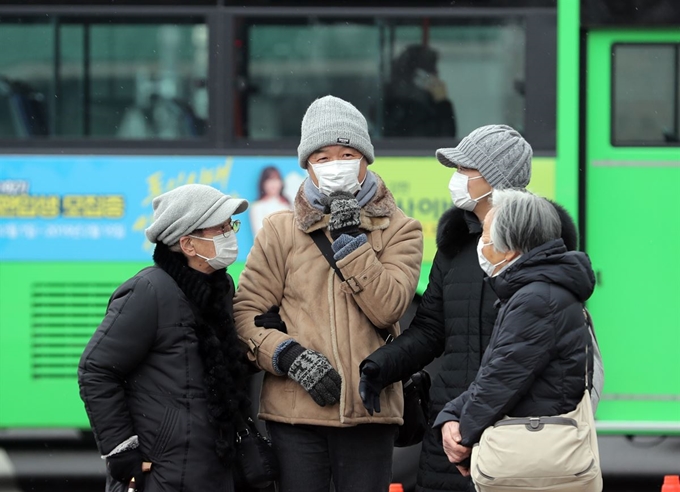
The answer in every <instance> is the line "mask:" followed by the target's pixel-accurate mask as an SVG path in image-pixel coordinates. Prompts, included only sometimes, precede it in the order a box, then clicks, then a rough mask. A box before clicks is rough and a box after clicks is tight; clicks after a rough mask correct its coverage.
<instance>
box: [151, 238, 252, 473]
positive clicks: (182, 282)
mask: <svg viewBox="0 0 680 492" xmlns="http://www.w3.org/2000/svg"><path fill="white" fill-rule="evenodd" d="M153 259H154V262H155V263H156V265H158V266H159V267H160V268H161V269H163V271H165V272H166V273H167V274H168V275H170V276H171V277H172V278H173V280H174V281H175V282H177V285H178V286H179V288H180V289H181V290H182V292H184V295H185V296H186V297H187V299H189V302H190V304H191V308H192V310H193V312H194V316H195V318H196V326H195V327H194V330H195V332H196V336H197V338H198V349H199V354H200V356H201V360H202V362H203V368H204V369H203V382H204V384H205V387H206V388H205V389H206V393H207V400H208V420H209V421H210V423H211V424H212V425H213V426H214V427H215V429H216V430H217V432H216V433H215V435H216V436H217V437H216V439H215V446H216V451H217V455H218V456H219V457H220V458H221V459H222V461H223V462H224V463H225V464H226V465H229V464H230V463H231V462H232V461H233V458H234V438H233V437H234V429H235V425H236V423H237V422H238V421H239V419H240V417H239V415H242V414H245V413H246V412H247V411H248V408H249V406H250V401H249V399H248V393H247V387H246V381H247V377H248V374H249V371H248V369H247V366H246V363H245V360H244V355H243V351H242V350H240V348H239V341H238V338H237V336H236V329H235V328H234V319H233V315H232V309H231V306H232V298H233V296H234V283H233V281H232V279H231V277H230V276H229V275H227V271H226V269H221V270H218V271H216V272H214V273H212V274H205V273H202V272H199V271H198V270H195V269H193V268H191V267H190V266H188V264H187V260H186V258H185V257H184V255H183V254H181V253H174V252H172V251H170V249H169V248H168V246H166V245H165V244H162V243H158V244H157V245H156V249H155V250H154V254H153Z"/></svg>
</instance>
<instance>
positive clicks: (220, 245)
mask: <svg viewBox="0 0 680 492" xmlns="http://www.w3.org/2000/svg"><path fill="white" fill-rule="evenodd" d="M189 237H193V238H194V239H200V240H201V241H212V242H213V244H214V245H215V257H214V258H207V257H205V256H203V255H199V254H198V253H196V256H198V257H199V258H203V259H204V260H205V261H207V262H208V265H210V266H211V267H213V268H214V269H215V270H219V269H221V268H227V267H228V266H229V265H231V264H232V263H234V262H235V261H236V257H237V256H238V244H237V242H236V233H234V231H227V232H225V233H224V234H218V235H217V236H215V237H213V238H209V237H200V236H189Z"/></svg>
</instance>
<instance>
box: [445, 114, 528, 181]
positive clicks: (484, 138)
mask: <svg viewBox="0 0 680 492" xmlns="http://www.w3.org/2000/svg"><path fill="white" fill-rule="evenodd" d="M435 155H436V156H437V159H438V160H439V162H441V163H442V164H444V165H445V166H447V167H455V168H457V167H458V166H462V167H467V168H470V169H476V170H478V171H479V172H480V174H481V175H482V176H483V177H484V179H485V180H486V181H487V183H489V184H490V185H491V186H492V187H493V188H496V189H498V190H502V189H504V188H525V187H526V186H527V185H528V184H529V180H530V179H531V158H532V156H533V150H532V149H531V145H529V142H527V141H526V140H524V137H522V135H520V134H519V132H518V131H517V130H515V129H514V128H511V127H509V126H508V125H487V126H482V127H480V128H477V129H476V130H473V131H472V132H471V133H470V134H469V135H468V136H466V137H464V138H463V139H462V140H461V141H460V143H459V144H458V146H457V147H448V148H444V149H439V150H437V152H436V154H435Z"/></svg>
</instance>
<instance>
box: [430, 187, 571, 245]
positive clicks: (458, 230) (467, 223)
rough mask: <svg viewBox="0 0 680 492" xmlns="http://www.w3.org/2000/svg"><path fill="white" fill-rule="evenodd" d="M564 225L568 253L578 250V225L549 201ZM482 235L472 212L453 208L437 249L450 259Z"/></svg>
mask: <svg viewBox="0 0 680 492" xmlns="http://www.w3.org/2000/svg"><path fill="white" fill-rule="evenodd" d="M548 201H549V202H550V203H551V204H552V205H553V207H555V211H556V212H557V215H559V216H560V221H561V223H562V230H561V237H562V240H563V241H564V245H565V246H566V247H567V250H568V251H574V250H576V249H577V248H578V234H577V232H576V225H575V224H574V221H573V219H572V218H571V216H570V215H569V213H568V212H567V211H566V210H565V209H564V208H563V207H562V206H561V205H559V204H557V203H555V202H553V201H552V200H548ZM481 233H482V224H481V223H480V222H479V220H478V219H477V216H476V215H475V214H474V213H472V212H467V211H465V210H461V209H459V208H456V207H451V208H450V209H449V210H447V211H446V212H444V214H443V215H442V217H441V219H439V225H438V226H437V249H438V250H439V251H441V252H442V253H443V254H444V255H446V256H448V257H449V258H451V257H453V256H456V255H457V254H458V253H460V252H461V250H462V249H463V247H464V246H465V245H467V244H468V243H469V242H470V241H476V240H477V238H478V237H479V235H480V234H481Z"/></svg>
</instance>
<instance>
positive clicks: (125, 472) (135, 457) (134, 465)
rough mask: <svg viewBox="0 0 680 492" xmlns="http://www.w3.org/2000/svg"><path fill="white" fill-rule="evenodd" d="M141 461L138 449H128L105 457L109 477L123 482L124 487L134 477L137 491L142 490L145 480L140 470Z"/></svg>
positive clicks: (140, 491)
mask: <svg viewBox="0 0 680 492" xmlns="http://www.w3.org/2000/svg"><path fill="white" fill-rule="evenodd" d="M143 461H144V460H143V458H142V453H141V452H140V451H139V449H129V450H127V451H123V452H121V453H117V454H114V455H111V456H109V457H108V458H106V468H107V469H108V470H109V474H110V475H111V478H113V479H114V480H117V481H119V482H123V483H124V484H125V486H126V487H127V485H128V484H129V483H130V480H132V478H133V477H134V479H135V485H136V487H137V491H138V492H142V491H143V490H144V484H145V481H146V477H145V476H144V472H143V471H142V462H143Z"/></svg>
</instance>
